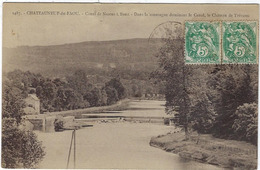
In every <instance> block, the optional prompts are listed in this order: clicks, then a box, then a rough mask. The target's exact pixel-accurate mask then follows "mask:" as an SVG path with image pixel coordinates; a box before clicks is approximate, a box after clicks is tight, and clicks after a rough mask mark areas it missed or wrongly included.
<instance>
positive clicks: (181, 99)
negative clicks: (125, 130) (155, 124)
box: [151, 31, 258, 167]
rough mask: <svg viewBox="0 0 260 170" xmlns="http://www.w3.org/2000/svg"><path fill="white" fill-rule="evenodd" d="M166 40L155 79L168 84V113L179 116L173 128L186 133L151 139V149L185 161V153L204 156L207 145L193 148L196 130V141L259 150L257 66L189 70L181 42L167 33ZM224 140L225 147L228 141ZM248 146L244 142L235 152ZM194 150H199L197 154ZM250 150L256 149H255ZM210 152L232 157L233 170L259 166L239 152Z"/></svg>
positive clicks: (201, 66) (179, 38) (206, 67)
mask: <svg viewBox="0 0 260 170" xmlns="http://www.w3.org/2000/svg"><path fill="white" fill-rule="evenodd" d="M180 32H181V31H180ZM163 41H164V45H163V46H162V47H161V49H160V50H159V52H158V54H157V58H158V61H159V67H158V69H157V70H156V71H154V72H153V73H152V77H153V78H154V79H155V80H156V81H159V82H161V83H164V84H165V87H166V88H165V98H166V112H167V113H168V114H171V115H173V116H175V119H174V120H175V121H174V123H175V125H176V126H179V127H182V129H183V130H184V133H180V134H169V135H166V136H164V137H157V138H153V139H152V140H151V144H152V145H154V146H158V147H160V148H163V149H165V150H169V151H173V152H175V153H180V155H182V156H183V157H186V156H184V155H185V153H184V152H182V151H181V150H185V151H186V152H191V153H192V154H195V153H196V152H197V151H198V152H199V153H200V150H201V146H203V144H202V145H201V144H197V145H196V143H195V144H194V143H193V142H191V137H190V132H191V131H196V132H197V133H198V134H199V135H198V138H200V136H202V135H200V134H211V135H213V136H214V137H217V138H221V139H228V140H238V141H246V142H249V143H251V144H253V146H254V145H257V124H258V123H257V122H258V118H257V117H258V116H257V115H258V111H257V103H258V98H257V93H258V65H236V64H234V65H228V64H224V65H213V64H212V65H188V64H185V63H184V59H183V58H184V49H183V48H184V39H183V37H181V36H177V38H176V36H175V37H171V34H169V37H167V38H165V39H163ZM206 139H207V140H212V141H213V140H216V138H206ZM221 141H222V142H223V145H225V140H221ZM220 143H221V142H220ZM246 145H247V144H245V143H240V144H239V145H238V146H237V147H242V148H243V147H245V146H246ZM168 146H169V147H168ZM205 147H207V145H206V146H205ZM251 147H252V146H251ZM192 148H193V149H192ZM194 148H197V149H198V150H196V149H195V152H193V151H194ZM252 148H254V150H256V148H257V147H256V146H254V147H252ZM202 150H205V149H202ZM208 151H209V150H207V151H206V150H205V152H208ZM210 152H211V153H212V154H217V153H221V154H224V155H225V154H226V155H229V158H230V157H231V154H232V155H233V158H232V160H234V159H235V160H236V161H233V162H234V164H229V165H230V166H232V167H240V166H247V165H249V164H250V163H253V165H252V167H256V157H255V156H253V157H252V156H251V157H246V158H245V159H244V158H242V156H238V155H239V153H238V152H236V151H229V152H228V153H225V151H223V152H222V150H220V151H216V150H213V149H211V150H210ZM192 154H190V155H192ZM202 154H204V152H202ZM221 154H217V156H216V158H215V159H223V158H226V157H225V156H224V157H222V158H221V156H220V155H221ZM188 157H189V158H191V159H193V157H192V156H188ZM202 157H203V158H202V159H206V158H207V156H205V157H204V156H202ZM194 159H196V158H194ZM228 160H229V159H227V161H228ZM204 162H207V161H204ZM220 162H221V161H220ZM231 162H232V161H231Z"/></svg>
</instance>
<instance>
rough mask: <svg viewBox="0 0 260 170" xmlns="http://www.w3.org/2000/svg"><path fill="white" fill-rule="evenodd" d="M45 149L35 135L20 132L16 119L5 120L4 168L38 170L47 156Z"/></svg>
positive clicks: (3, 136) (30, 132)
mask: <svg viewBox="0 0 260 170" xmlns="http://www.w3.org/2000/svg"><path fill="white" fill-rule="evenodd" d="M43 149H44V148H43V147H42V143H41V142H39V141H38V140H37V136H36V134H35V133H33V132H32V131H23V130H20V129H19V128H18V127H17V123H16V121H15V120H14V119H4V120H3V129H2V167H3V168H36V166H37V165H38V163H39V162H40V161H41V160H42V159H43V157H44V155H45V152H44V150H43Z"/></svg>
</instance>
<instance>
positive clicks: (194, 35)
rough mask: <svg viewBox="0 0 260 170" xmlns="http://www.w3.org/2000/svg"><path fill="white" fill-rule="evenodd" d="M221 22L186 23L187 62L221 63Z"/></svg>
mask: <svg viewBox="0 0 260 170" xmlns="http://www.w3.org/2000/svg"><path fill="white" fill-rule="evenodd" d="M220 34H221V29H220V22H207V21H193V22H186V23H185V63H186V64H219V63H220V62H221V60H220Z"/></svg>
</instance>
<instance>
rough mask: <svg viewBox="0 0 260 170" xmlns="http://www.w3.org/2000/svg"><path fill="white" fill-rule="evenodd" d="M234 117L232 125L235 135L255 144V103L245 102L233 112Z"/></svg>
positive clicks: (256, 121) (256, 114)
mask: <svg viewBox="0 0 260 170" xmlns="http://www.w3.org/2000/svg"><path fill="white" fill-rule="evenodd" d="M235 115H236V117H237V118H236V119H235V120H234V123H233V125H232V128H233V129H234V132H235V135H236V137H237V138H238V139H240V140H246V141H250V142H252V143H254V144H255V145H256V144H257V124H258V120H257V117H258V113H257V104H256V103H252V104H248V103H245V104H243V105H242V106H239V107H238V108H237V110H236V112H235Z"/></svg>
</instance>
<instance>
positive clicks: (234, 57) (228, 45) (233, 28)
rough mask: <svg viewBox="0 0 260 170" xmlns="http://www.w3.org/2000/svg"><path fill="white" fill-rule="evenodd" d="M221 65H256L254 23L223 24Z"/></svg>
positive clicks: (255, 26) (255, 27) (255, 28)
mask: <svg viewBox="0 0 260 170" xmlns="http://www.w3.org/2000/svg"><path fill="white" fill-rule="evenodd" d="M222 29H223V34H222V36H223V37H222V40H223V51H222V53H223V54H222V55H223V63H238V64H239V63H240V64H242V63H244V64H252V63H256V62H257V60H256V55H257V51H256V49H257V48H256V34H257V32H256V31H257V23H256V22H223V24H222Z"/></svg>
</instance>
